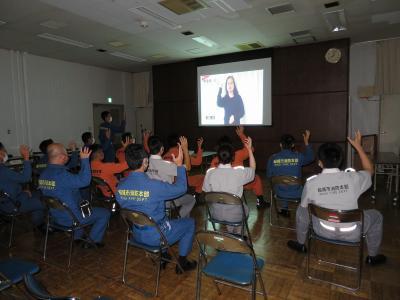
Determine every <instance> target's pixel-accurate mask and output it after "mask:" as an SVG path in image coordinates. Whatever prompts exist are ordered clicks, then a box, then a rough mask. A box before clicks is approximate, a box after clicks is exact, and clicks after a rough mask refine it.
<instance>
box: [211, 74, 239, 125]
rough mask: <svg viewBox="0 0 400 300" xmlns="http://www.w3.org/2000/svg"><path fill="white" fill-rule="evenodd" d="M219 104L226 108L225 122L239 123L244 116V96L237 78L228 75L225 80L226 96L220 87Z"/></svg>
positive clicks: (230, 123) (228, 123) (226, 123)
mask: <svg viewBox="0 0 400 300" xmlns="http://www.w3.org/2000/svg"><path fill="white" fill-rule="evenodd" d="M217 105H218V106H219V107H223V108H224V110H225V116H224V124H225V125H239V124H240V118H242V117H243V116H244V106H243V100H242V97H241V96H240V95H239V92H238V89H237V85H236V82H235V78H233V76H228V77H227V78H226V82H225V96H224V97H222V88H219V91H218V97H217Z"/></svg>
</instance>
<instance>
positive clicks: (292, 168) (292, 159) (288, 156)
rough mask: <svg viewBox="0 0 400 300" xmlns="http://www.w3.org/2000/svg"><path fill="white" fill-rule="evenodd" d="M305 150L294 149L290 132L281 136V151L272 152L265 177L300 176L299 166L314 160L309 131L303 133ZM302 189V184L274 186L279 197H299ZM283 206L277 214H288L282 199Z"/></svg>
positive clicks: (286, 206)
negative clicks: (302, 151)
mask: <svg viewBox="0 0 400 300" xmlns="http://www.w3.org/2000/svg"><path fill="white" fill-rule="evenodd" d="M303 139H304V145H305V146H306V149H305V152H304V153H301V152H297V151H295V150H294V149H295V145H294V142H295V139H294V137H293V136H291V135H290V134H285V135H283V136H282V137H281V143H280V147H281V151H280V152H278V153H275V154H273V155H272V156H271V157H270V158H269V160H268V164H267V177H269V178H270V177H272V176H295V177H298V178H301V168H302V167H303V166H305V165H308V164H309V163H311V162H313V161H314V151H313V149H312V148H311V145H310V144H309V143H308V141H309V140H310V131H309V130H306V131H305V132H304V133H303ZM302 191H303V186H302V185H292V186H276V187H275V191H274V193H275V194H276V195H277V196H278V197H279V198H281V199H299V198H300V197H301V193H302ZM282 206H283V208H282V209H281V210H280V212H279V214H281V215H283V216H289V210H288V202H287V201H283V203H282Z"/></svg>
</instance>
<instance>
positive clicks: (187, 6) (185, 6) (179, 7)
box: [158, 0, 207, 15]
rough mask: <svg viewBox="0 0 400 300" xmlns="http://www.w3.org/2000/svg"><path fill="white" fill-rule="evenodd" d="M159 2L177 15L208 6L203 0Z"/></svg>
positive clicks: (164, 0)
mask: <svg viewBox="0 0 400 300" xmlns="http://www.w3.org/2000/svg"><path fill="white" fill-rule="evenodd" d="M158 3H159V4H160V5H162V6H164V7H165V8H166V9H169V10H170V11H172V12H173V13H175V14H177V15H183V14H187V13H191V12H194V11H196V10H199V9H203V8H207V6H206V5H205V4H204V3H203V2H202V1H198V0H163V1H160V2H158Z"/></svg>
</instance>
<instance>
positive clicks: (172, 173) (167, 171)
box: [146, 155, 177, 183]
mask: <svg viewBox="0 0 400 300" xmlns="http://www.w3.org/2000/svg"><path fill="white" fill-rule="evenodd" d="M146 173H147V176H148V177H150V178H151V179H157V180H161V181H164V182H168V183H174V181H175V177H176V174H177V167H176V164H174V163H172V162H169V161H166V160H163V159H162V158H161V156H159V155H150V158H149V167H148V168H147V171H146Z"/></svg>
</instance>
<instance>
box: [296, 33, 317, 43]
mask: <svg viewBox="0 0 400 300" xmlns="http://www.w3.org/2000/svg"><path fill="white" fill-rule="evenodd" d="M290 36H291V37H292V39H293V42H295V43H296V44H302V43H312V42H315V41H316V40H317V39H316V38H315V36H313V35H312V34H311V31H310V30H301V31H295V32H291V33H290Z"/></svg>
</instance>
